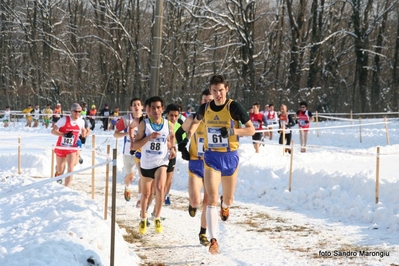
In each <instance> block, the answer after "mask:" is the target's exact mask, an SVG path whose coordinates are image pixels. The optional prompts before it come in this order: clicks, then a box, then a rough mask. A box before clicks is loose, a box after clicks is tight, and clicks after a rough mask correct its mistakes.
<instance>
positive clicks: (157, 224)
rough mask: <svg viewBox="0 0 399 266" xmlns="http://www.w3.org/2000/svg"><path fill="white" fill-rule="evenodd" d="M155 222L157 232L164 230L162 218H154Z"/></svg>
mask: <svg viewBox="0 0 399 266" xmlns="http://www.w3.org/2000/svg"><path fill="white" fill-rule="evenodd" d="M154 224H155V232H157V233H158V234H160V233H162V232H163V226H162V223H161V219H159V218H156V219H154Z"/></svg>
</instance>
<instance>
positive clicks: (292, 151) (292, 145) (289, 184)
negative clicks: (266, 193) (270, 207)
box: [288, 140, 294, 192]
mask: <svg viewBox="0 0 399 266" xmlns="http://www.w3.org/2000/svg"><path fill="white" fill-rule="evenodd" d="M293 158H294V141H293V140H291V158H290V178H289V181H288V190H289V191H290V192H291V189H292V162H293Z"/></svg>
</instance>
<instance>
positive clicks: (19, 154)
mask: <svg viewBox="0 0 399 266" xmlns="http://www.w3.org/2000/svg"><path fill="white" fill-rule="evenodd" d="M21 173H22V170H21V137H18V174H21Z"/></svg>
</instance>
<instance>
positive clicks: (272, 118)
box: [263, 103, 278, 140]
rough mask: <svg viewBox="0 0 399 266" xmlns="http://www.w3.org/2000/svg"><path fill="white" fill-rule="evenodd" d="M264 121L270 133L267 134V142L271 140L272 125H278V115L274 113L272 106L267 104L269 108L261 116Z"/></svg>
mask: <svg viewBox="0 0 399 266" xmlns="http://www.w3.org/2000/svg"><path fill="white" fill-rule="evenodd" d="M263 117H264V119H265V120H266V122H267V125H268V127H267V129H269V130H270V131H269V132H267V133H268V134H267V135H268V136H269V140H272V139H273V125H277V123H278V115H277V113H276V111H274V104H272V103H271V104H269V108H268V110H267V111H266V112H265V113H264V114H263Z"/></svg>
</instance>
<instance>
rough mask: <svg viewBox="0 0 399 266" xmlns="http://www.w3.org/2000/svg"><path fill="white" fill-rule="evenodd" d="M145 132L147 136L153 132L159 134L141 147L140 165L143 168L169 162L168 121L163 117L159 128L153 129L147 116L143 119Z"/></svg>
mask: <svg viewBox="0 0 399 266" xmlns="http://www.w3.org/2000/svg"><path fill="white" fill-rule="evenodd" d="M144 123H145V132H144V135H145V136H148V135H150V134H151V133H153V132H159V133H161V135H160V136H159V137H158V138H157V139H154V140H150V141H148V142H147V143H146V144H144V146H143V147H142V148H141V160H140V166H141V168H143V169H154V168H157V167H159V166H161V165H168V164H169V152H168V144H167V142H168V136H169V130H170V129H169V122H168V120H166V119H163V125H162V126H161V128H160V129H159V130H155V129H154V128H153V127H152V126H151V122H150V120H149V119H148V118H146V119H144Z"/></svg>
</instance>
